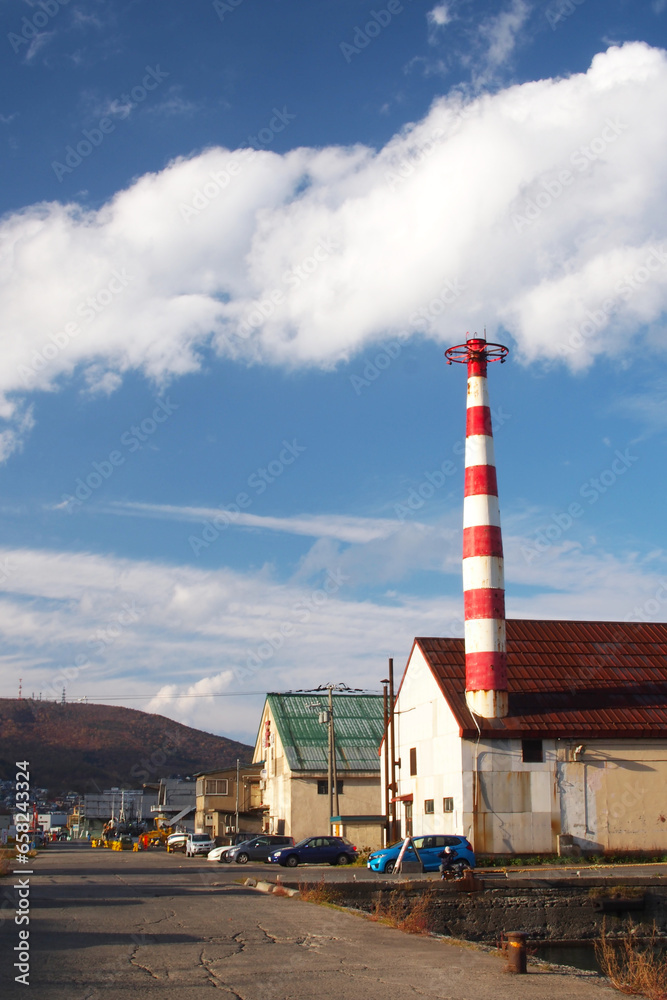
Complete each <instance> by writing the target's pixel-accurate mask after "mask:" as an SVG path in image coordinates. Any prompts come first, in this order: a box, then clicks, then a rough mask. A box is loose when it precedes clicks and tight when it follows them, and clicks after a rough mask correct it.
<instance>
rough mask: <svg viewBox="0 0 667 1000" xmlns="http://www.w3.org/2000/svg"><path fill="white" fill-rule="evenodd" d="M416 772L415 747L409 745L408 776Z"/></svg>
mask: <svg viewBox="0 0 667 1000" xmlns="http://www.w3.org/2000/svg"><path fill="white" fill-rule="evenodd" d="M416 773H417V747H410V776H411V777H412V776H413V775H415V774H416Z"/></svg>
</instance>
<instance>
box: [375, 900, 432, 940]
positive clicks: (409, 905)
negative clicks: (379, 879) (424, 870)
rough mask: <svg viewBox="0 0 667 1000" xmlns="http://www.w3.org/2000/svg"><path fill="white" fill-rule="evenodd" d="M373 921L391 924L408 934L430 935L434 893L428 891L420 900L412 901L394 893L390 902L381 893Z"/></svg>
mask: <svg viewBox="0 0 667 1000" xmlns="http://www.w3.org/2000/svg"><path fill="white" fill-rule="evenodd" d="M371 920H377V921H379V922H381V923H383V924H390V925H391V926H392V927H397V928H398V930H399V931H404V932H405V933H406V934H428V933H430V931H431V929H432V926H433V893H432V892H429V891H427V892H425V893H424V894H423V895H422V896H420V897H419V899H410V898H408V897H406V896H404V895H402V894H401V895H399V894H398V893H395V892H392V893H390V895H389V899H388V900H385V899H384V898H383V894H382V893H380V897H379V899H378V901H377V902H376V903H375V905H374V906H373V911H372V913H371Z"/></svg>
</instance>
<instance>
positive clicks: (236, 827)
mask: <svg viewBox="0 0 667 1000" xmlns="http://www.w3.org/2000/svg"><path fill="white" fill-rule="evenodd" d="M239 764H240V762H239V758H238V757H237V758H236V822H235V823H234V833H238V832H239Z"/></svg>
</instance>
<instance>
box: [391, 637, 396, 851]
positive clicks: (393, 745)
mask: <svg viewBox="0 0 667 1000" xmlns="http://www.w3.org/2000/svg"><path fill="white" fill-rule="evenodd" d="M395 720H396V717H395V714H394V658H393V657H392V656H390V657H389V730H390V735H391V739H390V745H389V753H390V762H389V773H390V775H391V785H390V788H391V795H390V797H389V800H390V804H391V818H390V820H389V832H390V838H391V843H392V844H393V842H394V841H395V840H396V792H397V788H396V732H395V725H394V723H395Z"/></svg>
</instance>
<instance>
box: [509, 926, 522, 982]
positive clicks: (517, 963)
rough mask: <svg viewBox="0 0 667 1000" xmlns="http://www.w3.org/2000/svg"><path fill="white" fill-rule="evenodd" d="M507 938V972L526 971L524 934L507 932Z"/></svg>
mask: <svg viewBox="0 0 667 1000" xmlns="http://www.w3.org/2000/svg"><path fill="white" fill-rule="evenodd" d="M506 938H507V971H508V972H525V971H526V934H525V933H524V932H523V931H508V933H507V934H506Z"/></svg>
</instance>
